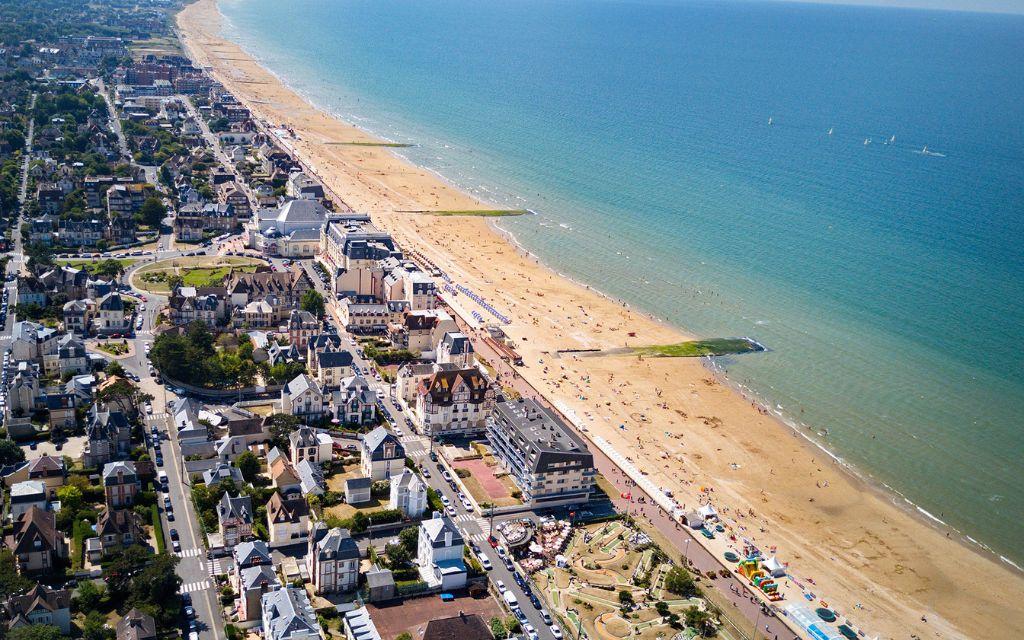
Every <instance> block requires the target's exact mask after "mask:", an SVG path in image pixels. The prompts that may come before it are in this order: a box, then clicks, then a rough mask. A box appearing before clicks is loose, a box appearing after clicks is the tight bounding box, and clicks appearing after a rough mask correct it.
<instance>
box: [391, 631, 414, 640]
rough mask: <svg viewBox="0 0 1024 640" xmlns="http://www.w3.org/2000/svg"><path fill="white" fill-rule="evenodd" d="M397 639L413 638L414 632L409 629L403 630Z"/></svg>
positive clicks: (407, 639) (406, 639)
mask: <svg viewBox="0 0 1024 640" xmlns="http://www.w3.org/2000/svg"><path fill="white" fill-rule="evenodd" d="M395 640H412V634H411V633H409V632H408V631H403V632H402V633H400V634H398V635H397V636H395Z"/></svg>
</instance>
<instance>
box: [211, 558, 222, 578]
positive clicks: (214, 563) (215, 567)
mask: <svg viewBox="0 0 1024 640" xmlns="http://www.w3.org/2000/svg"><path fill="white" fill-rule="evenodd" d="M209 570H210V577H211V578H212V577H214V576H218V575H220V574H222V573H224V569H222V568H221V564H220V558H214V559H213V560H211V561H210V566H209Z"/></svg>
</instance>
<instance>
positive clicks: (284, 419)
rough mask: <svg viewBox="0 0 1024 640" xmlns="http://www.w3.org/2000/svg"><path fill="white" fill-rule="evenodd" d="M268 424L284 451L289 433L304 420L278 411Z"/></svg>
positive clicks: (272, 436)
mask: <svg viewBox="0 0 1024 640" xmlns="http://www.w3.org/2000/svg"><path fill="white" fill-rule="evenodd" d="M267 425H268V427H269V428H270V441H271V443H272V444H273V446H275V447H277V448H278V449H281V450H282V451H283V450H285V449H287V448H288V445H289V442H288V436H289V434H291V432H292V431H295V430H296V429H298V428H299V427H300V426H302V420H300V419H299V418H298V417H296V416H290V415H288V414H286V413H276V414H274V415H272V416H270V418H269V419H268V420H267ZM360 513H362V512H360Z"/></svg>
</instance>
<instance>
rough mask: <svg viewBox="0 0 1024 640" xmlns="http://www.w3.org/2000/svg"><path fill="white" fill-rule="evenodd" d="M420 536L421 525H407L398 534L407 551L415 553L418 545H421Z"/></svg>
mask: <svg viewBox="0 0 1024 640" xmlns="http://www.w3.org/2000/svg"><path fill="white" fill-rule="evenodd" d="M419 536H420V530H419V527H406V528H404V529H402V531H401V532H400V533H399V534H398V541H399V542H400V543H401V544H402V546H403V547H405V550H406V551H408V552H409V553H410V554H413V553H415V552H416V547H417V545H419V541H420V539H419Z"/></svg>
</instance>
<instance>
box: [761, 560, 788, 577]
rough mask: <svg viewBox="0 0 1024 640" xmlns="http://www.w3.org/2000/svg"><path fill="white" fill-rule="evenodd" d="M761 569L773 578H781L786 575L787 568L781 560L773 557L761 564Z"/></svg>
mask: <svg viewBox="0 0 1024 640" xmlns="http://www.w3.org/2000/svg"><path fill="white" fill-rule="evenodd" d="M761 568H762V569H764V570H765V571H767V572H768V573H769V574H771V576H772V577H773V578H781V577H782V576H784V575H786V567H785V565H783V564H782V563H781V562H779V559H778V558H776V557H775V556H772V557H770V558H768V559H767V560H765V561H764V562H762V563H761Z"/></svg>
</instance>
